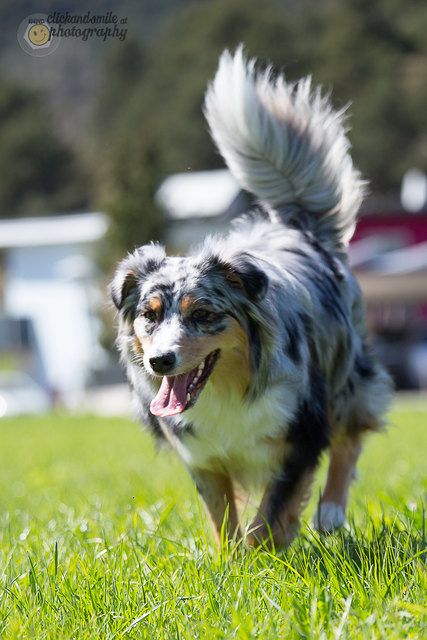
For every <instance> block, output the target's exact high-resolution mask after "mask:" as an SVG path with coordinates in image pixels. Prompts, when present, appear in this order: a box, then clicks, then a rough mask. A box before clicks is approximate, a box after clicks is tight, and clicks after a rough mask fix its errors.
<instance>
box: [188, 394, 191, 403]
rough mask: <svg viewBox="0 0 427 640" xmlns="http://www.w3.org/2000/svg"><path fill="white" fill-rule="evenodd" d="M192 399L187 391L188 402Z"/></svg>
mask: <svg viewBox="0 0 427 640" xmlns="http://www.w3.org/2000/svg"><path fill="white" fill-rule="evenodd" d="M190 400H191V396H190V394H189V393H187V402H190Z"/></svg>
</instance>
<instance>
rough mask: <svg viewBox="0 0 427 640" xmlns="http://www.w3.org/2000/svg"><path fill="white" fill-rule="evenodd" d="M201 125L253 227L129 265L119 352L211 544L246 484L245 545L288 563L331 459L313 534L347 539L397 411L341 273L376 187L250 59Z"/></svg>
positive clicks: (226, 65) (223, 75)
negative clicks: (269, 548)
mask: <svg viewBox="0 0 427 640" xmlns="http://www.w3.org/2000/svg"><path fill="white" fill-rule="evenodd" d="M205 114H206V118H207V121H208V124H209V127H210V131H211V135H212V137H213V139H214V141H215V143H216V145H217V146H218V149H219V151H220V152H221V154H222V156H223V157H224V160H225V162H226V163H227V165H228V167H229V169H230V171H231V172H232V173H233V175H234V176H235V178H236V179H237V180H238V182H239V183H240V185H241V186H242V188H244V189H246V190H247V191H249V192H251V193H252V194H253V195H254V196H255V197H256V199H257V200H258V202H259V204H260V207H259V211H257V212H255V213H252V214H251V215H247V216H246V217H244V218H242V219H241V220H239V221H238V222H237V223H236V224H235V225H234V227H233V229H232V230H231V232H230V233H229V234H228V235H226V236H225V237H223V236H213V237H208V238H207V239H206V240H205V241H204V242H203V244H202V245H201V246H200V247H198V248H197V249H196V250H194V251H192V252H191V253H190V254H189V255H188V256H186V257H167V256H166V255H165V251H164V248H163V247H162V246H160V245H158V244H150V245H147V246H143V247H140V248H139V249H137V250H136V251H135V252H134V253H132V254H130V255H128V257H127V258H125V259H124V260H123V261H122V262H121V263H120V265H119V267H118V270H117V272H116V275H115V278H114V280H113V282H112V284H111V295H112V298H113V301H114V303H115V305H116V307H117V308H118V310H119V335H118V345H119V349H120V352H121V357H122V360H123V362H124V364H125V366H126V369H127V375H128V378H129V381H130V384H131V387H132V389H133V396H134V404H135V408H136V411H137V413H138V415H139V417H140V419H141V420H142V422H143V423H144V424H145V425H147V426H150V427H151V429H152V431H153V432H154V434H155V435H156V436H158V437H160V438H163V439H166V440H168V441H169V443H170V444H171V445H172V447H173V448H174V449H175V450H176V451H177V452H178V454H179V455H180V457H181V458H182V460H183V461H184V463H185V465H186V466H187V468H188V470H189V472H190V473H191V475H192V477H193V478H194V480H195V482H196V485H197V488H198V490H199V492H200V494H201V496H202V497H203V500H204V502H205V503H206V506H207V508H208V511H209V513H210V516H211V519H212V522H213V525H214V529H215V531H216V533H217V535H219V532H220V530H221V527H222V525H223V521H225V522H226V527H227V533H228V535H229V537H230V538H231V537H233V536H237V537H240V536H241V533H240V530H239V516H238V514H237V510H236V505H235V494H234V488H235V486H236V485H238V486H239V487H240V490H242V489H243V490H244V491H245V492H251V491H254V490H261V491H262V492H263V495H262V498H261V502H260V505H259V507H258V510H257V514H256V516H255V519H254V521H253V522H252V524H251V525H250V527H249V529H248V530H247V535H246V540H247V542H248V543H249V544H252V545H259V544H270V545H271V544H273V545H274V546H276V547H278V546H283V545H286V544H289V543H290V541H291V540H292V539H293V537H294V535H295V533H296V531H297V529H298V525H299V516H300V512H301V509H302V506H303V505H304V503H305V501H306V499H307V496H308V494H309V489H310V485H311V483H312V480H313V473H314V471H315V469H316V467H317V465H318V462H319V459H320V457H321V454H322V451H324V450H325V449H329V455H330V464H329V471H328V476H327V481H326V487H325V489H324V492H323V495H322V497H321V501H320V504H319V506H318V508H317V510H316V514H315V519H314V524H315V526H317V527H318V528H319V529H321V530H326V531H330V530H333V529H334V528H337V527H339V526H340V525H342V524H343V523H344V519H345V508H346V503H347V497H348V491H349V486H350V483H351V480H352V477H353V475H354V471H355V464H356V461H357V458H358V456H359V453H360V450H361V445H362V440H363V437H364V435H365V434H366V433H367V432H369V431H376V430H378V429H380V428H381V426H382V424H383V420H384V414H385V411H386V409H387V406H388V403H389V399H390V396H391V384H390V379H389V377H388V375H387V374H386V373H385V371H384V370H383V369H382V367H381V366H380V365H379V364H378V362H377V361H376V360H375V359H374V358H373V356H372V354H371V352H370V349H369V347H368V346H367V342H366V327H365V311H364V306H363V302H362V300H361V294H360V289H359V286H358V284H357V282H356V280H355V278H354V277H353V275H352V274H351V273H350V271H349V269H348V265H347V249H348V243H349V240H350V238H351V236H352V234H353V231H354V227H355V219H356V214H357V211H358V208H359V205H360V202H361V199H362V195H363V190H364V183H363V182H362V180H361V179H360V174H359V172H358V171H357V170H356V169H355V168H354V167H353V164H352V161H351V158H350V155H349V143H348V140H347V138H346V135H345V128H344V124H343V114H342V113H337V112H335V111H334V110H333V109H332V108H331V106H330V104H329V101H328V100H327V99H326V98H324V97H322V95H321V93H320V90H319V89H315V90H313V89H312V87H311V84H310V79H309V78H306V79H303V80H301V81H300V82H298V83H297V84H288V83H287V82H286V81H285V79H284V77H283V76H281V75H278V76H273V75H272V72H271V70H270V69H268V70H267V71H265V72H263V73H260V72H257V71H256V69H255V61H254V60H250V61H248V60H246V59H245V56H244V54H243V52H242V48H239V49H238V50H237V52H236V54H235V55H234V56H231V55H230V53H229V52H227V51H226V52H224V54H223V55H222V57H221V60H220V64H219V68H218V71H217V74H216V76H215V78H214V80H213V82H212V84H211V85H210V87H209V89H208V91H207V94H206V101H205ZM225 515H227V517H226V518H224V516H225Z"/></svg>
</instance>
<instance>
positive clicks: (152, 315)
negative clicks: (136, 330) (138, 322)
mask: <svg viewBox="0 0 427 640" xmlns="http://www.w3.org/2000/svg"><path fill="white" fill-rule="evenodd" d="M142 315H143V316H144V318H145V319H146V320H148V322H156V320H157V315H156V312H155V311H153V309H147V310H146V311H144V313H143V314H142Z"/></svg>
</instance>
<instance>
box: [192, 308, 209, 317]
mask: <svg viewBox="0 0 427 640" xmlns="http://www.w3.org/2000/svg"><path fill="white" fill-rule="evenodd" d="M210 315H211V314H210V311H208V310H207V309H202V308H200V309H194V311H193V313H192V314H191V317H192V318H193V320H207V319H208V318H209V317H210Z"/></svg>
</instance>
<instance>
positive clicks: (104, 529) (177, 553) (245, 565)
mask: <svg viewBox="0 0 427 640" xmlns="http://www.w3.org/2000/svg"><path fill="white" fill-rule="evenodd" d="M392 420H393V422H394V424H395V426H394V427H393V428H391V429H390V430H389V432H388V433H387V434H386V435H379V436H377V435H376V436H373V437H371V438H370V440H369V442H368V444H367V447H366V450H365V452H364V455H363V457H362V460H361V462H360V465H359V475H360V478H359V481H358V483H357V484H355V485H354V487H353V489H352V495H351V504H350V518H349V525H348V526H347V527H346V528H345V529H344V530H343V531H341V532H339V533H337V534H336V535H334V536H326V537H322V536H319V535H318V534H317V533H315V532H313V531H311V530H310V527H309V522H310V517H311V515H312V513H313V510H314V508H315V507H314V505H315V502H316V499H317V497H318V495H319V491H320V480H319V483H318V484H317V485H316V487H315V489H314V492H313V499H312V501H311V503H310V505H309V506H308V508H307V511H306V514H305V515H306V519H305V522H303V525H302V528H301V534H300V536H299V537H298V538H297V540H296V541H295V543H294V544H293V545H292V547H291V548H290V549H288V550H287V551H284V552H281V553H277V554H276V555H274V554H270V553H266V552H262V551H245V550H242V549H234V550H233V553H232V555H230V554H229V551H228V549H227V548H226V547H224V548H223V549H222V550H221V551H220V553H218V551H217V550H216V548H215V544H214V541H213V538H212V535H211V532H210V529H209V525H208V524H207V518H206V515H205V512H204V509H203V507H202V506H200V505H198V501H197V498H196V494H195V490H194V487H193V485H192V483H191V481H190V480H189V478H188V477H187V473H186V471H185V470H184V469H183V467H182V466H181V464H180V463H179V461H178V460H176V459H175V457H174V456H173V455H172V454H169V453H166V452H160V453H156V452H155V450H154V447H153V444H152V443H151V440H150V438H149V437H148V436H147V435H146V434H144V433H141V432H140V431H139V428H138V426H137V425H136V424H135V423H132V422H130V421H127V420H124V419H101V418H95V417H89V416H88V417H69V416H66V415H52V416H48V417H43V418H22V419H16V420H10V421H6V420H3V421H1V422H0V434H1V447H0V449H1V451H0V506H1V509H0V637H2V638H6V639H9V638H40V639H42V638H59V639H66V638H70V639H71V638H76V639H84V638H102V639H108V638H147V639H150V640H152V639H153V640H157V639H168V640H169V639H175V638H176V639H187V638H188V639H197V638H200V639H206V638H213V639H217V638H238V639H241V640H248V639H252V638H261V639H263V640H269V639H277V638H319V639H323V638H326V639H328V638H332V639H334V640H337V639H338V638H357V639H359V638H369V639H373V638H375V639H376V638H387V639H388V638H416V639H417V640H418V639H420V638H427V626H426V622H427V574H426V560H427V558H426V551H425V549H426V531H425V526H426V525H425V514H424V505H425V504H426V489H427V465H426V451H427V428H426V425H427V410H423V409H422V408H420V407H418V408H417V407H416V406H415V405H411V404H406V405H405V406H403V405H400V407H399V405H398V406H397V407H396V410H395V411H394V413H393V415H392ZM324 472H325V469H324V466H323V468H322V470H321V473H320V476H322V474H323V475H324Z"/></svg>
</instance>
